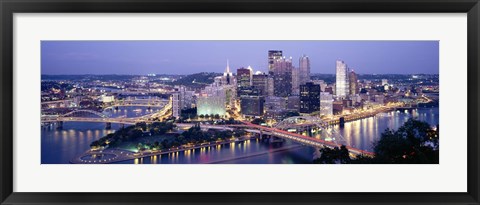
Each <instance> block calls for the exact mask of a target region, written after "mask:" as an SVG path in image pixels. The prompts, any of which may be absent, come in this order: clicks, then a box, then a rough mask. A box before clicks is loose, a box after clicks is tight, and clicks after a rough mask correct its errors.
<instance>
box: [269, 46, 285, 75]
mask: <svg viewBox="0 0 480 205" xmlns="http://www.w3.org/2000/svg"><path fill="white" fill-rule="evenodd" d="M282 56H283V54H282V51H280V50H269V51H268V73H269V74H270V75H271V74H272V73H273V66H274V63H275V61H276V60H278V59H281V58H282Z"/></svg>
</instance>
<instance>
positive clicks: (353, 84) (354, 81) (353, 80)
mask: <svg viewBox="0 0 480 205" xmlns="http://www.w3.org/2000/svg"><path fill="white" fill-rule="evenodd" d="M348 81H349V84H350V86H349V87H350V95H356V94H358V92H359V89H358V78H357V74H356V73H355V72H354V71H353V70H352V71H350V73H349V75H348Z"/></svg>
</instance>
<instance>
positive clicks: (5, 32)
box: [0, 0, 480, 204]
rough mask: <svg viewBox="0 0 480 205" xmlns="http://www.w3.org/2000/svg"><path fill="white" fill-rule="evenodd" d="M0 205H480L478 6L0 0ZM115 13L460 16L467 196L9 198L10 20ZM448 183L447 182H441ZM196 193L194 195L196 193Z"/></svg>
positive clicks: (390, 1)
mask: <svg viewBox="0 0 480 205" xmlns="http://www.w3.org/2000/svg"><path fill="white" fill-rule="evenodd" d="M0 9H1V34H0V35H1V37H0V38H1V55H0V62H1V89H0V99H1V101H0V103H1V107H0V115H1V123H0V146H1V148H0V166H1V168H0V171H1V174H0V175H1V177H0V180H1V181H0V184H1V187H0V200H1V204H138V203H142V204H214V203H216V204H225V203H231V204H331V203H336V204H355V203H363V204H372V203H377V204H384V203H397V204H447V203H448V204H479V203H480V201H479V182H480V181H479V151H478V149H479V147H480V144H479V140H478V137H479V136H480V133H479V129H478V127H479V126H478V119H479V109H478V105H479V103H480V102H479V92H480V89H479V79H480V75H479V68H480V67H479V59H480V58H479V57H480V54H479V52H478V51H479V47H480V41H479V38H480V36H479V22H480V21H479V20H480V16H479V13H480V5H479V1H478V0H403V1H402V0H382V1H379V0H336V1H332V0H299V1H295V0H256V1H253V0H224V1H221V0H140V1H136V0H84V1H79V0H72V1H68V0H0ZM36 12H39V13H70V12H73V13H102V12H104V13H113V12H115V13H117V12H120V13H122V12H127V13H132V12H140V13H141V12H149V13H150V12H166V13H187V12H194V13H197V12H213V13H217V12H222V13H223V12H239V13H250V12H253V13H255V12H265V13H281V12H286V13H306V12H308V13H310V12H329V13H343V12H347V13H350V12H353V13H367V12H368V13H370V12H372V13H390V12H394V13H414V12H426V13H443V12H445V13H452V12H454V13H467V14H468V17H467V18H468V22H467V24H468V39H467V40H468V147H467V149H468V150H467V151H468V167H467V169H468V191H467V192H466V193H433V192H432V193H269V192H265V193H202V192H198V193H16V192H13V176H14V174H15V173H14V170H13V134H14V133H13V123H12V121H13V119H14V118H15V116H13V107H14V106H15V102H13V90H14V87H13V38H14V36H13V14H15V13H36ZM445 177H451V176H445ZM199 191H201V190H199Z"/></svg>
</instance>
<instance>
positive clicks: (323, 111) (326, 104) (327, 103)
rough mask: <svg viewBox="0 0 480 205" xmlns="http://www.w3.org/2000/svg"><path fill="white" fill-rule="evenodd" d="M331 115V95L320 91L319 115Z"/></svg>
mask: <svg viewBox="0 0 480 205" xmlns="http://www.w3.org/2000/svg"><path fill="white" fill-rule="evenodd" d="M330 115H333V95H332V94H330V93H326V92H321V93H320V116H330Z"/></svg>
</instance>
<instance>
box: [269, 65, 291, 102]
mask: <svg viewBox="0 0 480 205" xmlns="http://www.w3.org/2000/svg"><path fill="white" fill-rule="evenodd" d="M292 69H293V66H292V58H291V57H290V58H285V57H283V58H281V59H278V60H276V61H275V62H274V64H273V81H274V83H273V89H274V91H273V92H274V95H275V96H278V97H287V96H289V95H291V94H292Z"/></svg>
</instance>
